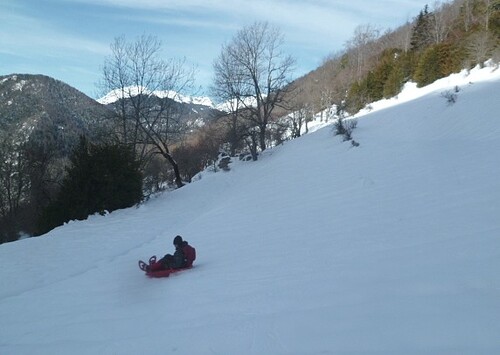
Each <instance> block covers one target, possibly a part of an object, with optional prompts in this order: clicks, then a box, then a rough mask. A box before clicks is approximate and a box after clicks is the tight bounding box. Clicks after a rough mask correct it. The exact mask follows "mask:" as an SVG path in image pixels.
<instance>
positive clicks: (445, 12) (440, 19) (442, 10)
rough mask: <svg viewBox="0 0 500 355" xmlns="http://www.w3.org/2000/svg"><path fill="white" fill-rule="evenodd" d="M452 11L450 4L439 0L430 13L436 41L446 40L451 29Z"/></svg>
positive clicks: (437, 42)
mask: <svg viewBox="0 0 500 355" xmlns="http://www.w3.org/2000/svg"><path fill="white" fill-rule="evenodd" d="M453 20H454V18H452V11H451V5H450V4H447V3H445V4H442V3H441V2H439V1H436V2H434V6H433V9H432V12H431V13H430V24H431V31H432V34H433V37H434V43H436V44H439V43H442V42H444V40H445V39H446V37H447V36H448V33H449V32H450V30H451V26H452V21H453Z"/></svg>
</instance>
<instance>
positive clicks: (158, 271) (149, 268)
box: [139, 245, 196, 277]
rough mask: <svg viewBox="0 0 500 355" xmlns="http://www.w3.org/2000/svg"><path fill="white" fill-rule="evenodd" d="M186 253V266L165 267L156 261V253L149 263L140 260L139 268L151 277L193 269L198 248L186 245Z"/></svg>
mask: <svg viewBox="0 0 500 355" xmlns="http://www.w3.org/2000/svg"><path fill="white" fill-rule="evenodd" d="M185 248H186V249H185V250H184V253H185V254H186V256H187V258H186V263H187V265H186V267H183V268H179V269H163V266H162V265H161V263H160V262H156V255H153V256H152V257H150V258H149V265H148V264H146V263H145V262H144V261H142V260H139V268H140V269H141V270H142V271H144V272H146V275H147V276H149V277H169V276H170V274H173V273H176V272H179V271H184V270H188V269H191V268H192V267H193V261H194V260H195V259H196V250H195V249H194V248H193V247H191V246H189V245H188V246H187V247H185Z"/></svg>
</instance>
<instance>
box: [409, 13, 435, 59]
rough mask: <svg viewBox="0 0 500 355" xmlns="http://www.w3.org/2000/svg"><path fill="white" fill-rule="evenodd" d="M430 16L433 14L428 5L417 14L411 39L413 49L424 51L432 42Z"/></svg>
mask: <svg viewBox="0 0 500 355" xmlns="http://www.w3.org/2000/svg"><path fill="white" fill-rule="evenodd" d="M430 16H431V14H430V13H429V10H428V6H427V5H425V7H424V9H423V10H421V11H420V13H419V15H418V16H417V19H416V21H415V27H413V32H412V36H411V40H410V49H411V50H412V51H422V50H424V49H425V48H426V47H427V46H429V45H431V44H432V32H431V17H430Z"/></svg>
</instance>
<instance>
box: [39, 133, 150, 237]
mask: <svg viewBox="0 0 500 355" xmlns="http://www.w3.org/2000/svg"><path fill="white" fill-rule="evenodd" d="M70 162H71V164H70V167H69V168H68V169H67V175H66V177H65V178H64V180H63V183H62V186H61V190H60V191H59V193H58V195H57V198H56V199H55V200H54V201H53V202H52V203H50V204H49V206H48V207H47V208H46V209H45V210H44V211H43V212H42V214H41V216H40V219H39V228H38V233H37V234H42V233H46V232H48V231H49V230H51V229H52V228H55V227H57V226H59V225H61V224H63V223H65V222H67V221H69V220H73V219H77V220H83V219H86V218H87V217H88V216H89V215H91V214H94V213H101V214H102V213H104V212H105V211H109V212H111V211H114V210H116V209H120V208H126V207H130V206H133V205H134V204H136V203H138V202H140V201H141V199H142V174H141V173H140V170H139V163H138V162H137V161H136V160H135V155H134V152H133V151H132V150H131V149H129V148H127V147H124V146H119V145H101V146H99V145H94V144H90V143H89V142H88V141H87V139H86V138H84V137H82V138H81V139H80V142H79V144H78V146H77V147H76V149H75V150H74V152H73V154H72V156H71V158H70Z"/></svg>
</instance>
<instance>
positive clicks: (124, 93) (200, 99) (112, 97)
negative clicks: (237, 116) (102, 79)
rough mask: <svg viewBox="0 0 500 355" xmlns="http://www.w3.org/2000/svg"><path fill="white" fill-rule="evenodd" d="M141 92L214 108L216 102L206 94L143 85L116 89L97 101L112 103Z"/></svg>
mask: <svg viewBox="0 0 500 355" xmlns="http://www.w3.org/2000/svg"><path fill="white" fill-rule="evenodd" d="M139 94H146V95H154V96H157V97H159V98H162V99H163V98H169V99H172V100H174V101H177V102H179V103H185V104H193V105H202V106H208V107H211V108H214V107H215V106H214V103H213V102H212V100H211V99H210V98H209V97H206V96H187V95H182V94H180V93H178V92H176V91H172V90H155V91H151V90H148V89H147V88H144V87H142V86H128V87H126V88H124V89H123V90H122V89H115V90H112V91H110V92H109V93H107V94H106V95H104V96H103V97H101V98H100V99H97V102H99V103H101V104H103V105H109V104H112V103H114V102H116V101H118V100H120V99H129V98H132V97H135V96H137V95H139Z"/></svg>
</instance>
